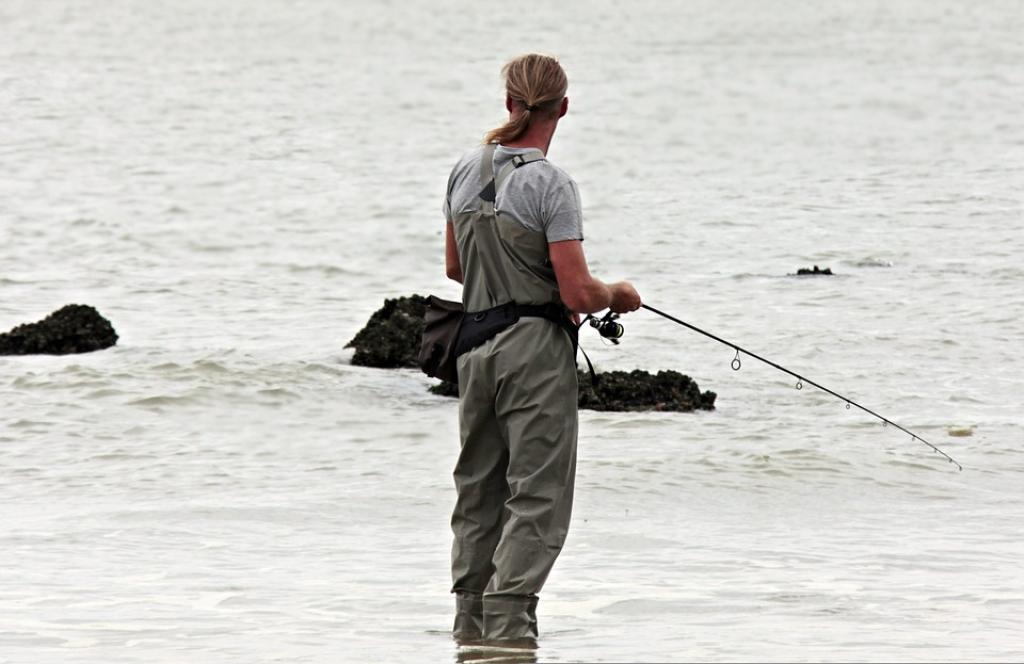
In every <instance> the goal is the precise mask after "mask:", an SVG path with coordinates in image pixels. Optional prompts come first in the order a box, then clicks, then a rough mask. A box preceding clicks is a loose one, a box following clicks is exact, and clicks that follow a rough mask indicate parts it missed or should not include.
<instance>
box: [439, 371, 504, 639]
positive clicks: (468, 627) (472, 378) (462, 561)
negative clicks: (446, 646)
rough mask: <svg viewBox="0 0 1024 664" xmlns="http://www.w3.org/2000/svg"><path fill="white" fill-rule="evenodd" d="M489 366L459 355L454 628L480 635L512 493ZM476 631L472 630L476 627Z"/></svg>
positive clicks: (453, 529)
mask: <svg viewBox="0 0 1024 664" xmlns="http://www.w3.org/2000/svg"><path fill="white" fill-rule="evenodd" d="M486 378H487V371H486V366H485V365H484V364H483V363H480V362H473V361H472V358H471V356H470V354H467V355H464V356H463V357H461V358H459V392H460V394H461V395H462V397H461V398H460V403H459V430H460V438H461V444H462V449H461V452H460V454H459V460H458V462H457V463H456V465H455V472H454V473H453V476H454V479H455V487H456V489H457V490H458V497H457V498H456V502H455V509H454V511H453V512H452V533H453V534H454V536H455V537H454V542H453V544H452V592H454V593H456V617H455V628H454V630H453V631H454V633H455V635H456V636H459V633H460V632H461V633H462V636H463V638H479V636H480V633H479V632H480V630H482V628H483V603H482V595H483V592H484V589H485V588H486V587H487V583H488V581H489V580H490V578H491V575H492V574H493V573H494V563H493V561H492V558H493V557H494V549H495V547H497V545H498V539H499V537H500V536H501V526H502V524H503V522H504V521H503V513H504V509H505V500H506V499H507V498H508V496H509V491H508V484H507V483H506V481H505V472H506V470H507V468H508V449H507V447H506V445H505V441H504V438H503V436H502V433H501V430H500V429H499V427H498V421H497V418H496V417H495V415H494V404H493V401H492V396H491V395H492V394H493V389H492V388H490V387H489V386H488V385H487V384H486V382H487V381H486ZM474 626H475V628H476V630H477V634H476V635H475V636H473V635H472V634H471V632H472V630H473V628H474Z"/></svg>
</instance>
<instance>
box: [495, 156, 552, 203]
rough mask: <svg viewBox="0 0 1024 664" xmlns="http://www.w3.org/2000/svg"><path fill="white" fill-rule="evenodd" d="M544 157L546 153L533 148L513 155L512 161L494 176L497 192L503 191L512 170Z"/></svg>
mask: <svg viewBox="0 0 1024 664" xmlns="http://www.w3.org/2000/svg"><path fill="white" fill-rule="evenodd" d="M543 159H544V153H543V152H541V151H540V150H531V151H530V152H524V153H523V154H517V155H515V156H514V157H512V161H510V162H508V163H507V164H505V165H504V166H502V167H501V170H500V171H498V177H496V178H494V191H495V194H497V192H499V191H501V187H502V185H504V184H505V181H506V180H508V176H510V175H512V171H514V170H516V169H517V168H519V167H521V166H526V165H527V164H532V163H533V162H535V161H541V160H543Z"/></svg>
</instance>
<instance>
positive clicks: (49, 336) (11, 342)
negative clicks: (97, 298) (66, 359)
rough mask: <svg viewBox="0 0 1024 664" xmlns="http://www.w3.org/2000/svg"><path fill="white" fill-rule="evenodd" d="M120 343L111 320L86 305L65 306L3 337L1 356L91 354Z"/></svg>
mask: <svg viewBox="0 0 1024 664" xmlns="http://www.w3.org/2000/svg"><path fill="white" fill-rule="evenodd" d="M116 343H117V332H115V331H114V326H113V325H111V324H110V321H109V320H107V319H106V318H104V317H103V316H101V315H100V313H99V312H98V311H96V310H95V309H93V308H92V307H90V306H88V305H84V304H69V305H66V306H64V307H61V308H60V309H58V310H57V311H55V312H53V313H52V314H50V315H49V316H47V317H46V318H44V319H43V320H41V321H39V322H38V323H26V324H25V325H19V326H18V327H16V328H14V329H13V330H11V331H10V332H7V333H6V334H0V355H36V354H45V355H69V354H71V353H91V352H92V351H94V350H103V349H104V348H110V347H111V346H113V345H114V344H116Z"/></svg>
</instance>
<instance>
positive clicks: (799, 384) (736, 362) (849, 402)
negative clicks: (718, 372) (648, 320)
mask: <svg viewBox="0 0 1024 664" xmlns="http://www.w3.org/2000/svg"><path fill="white" fill-rule="evenodd" d="M640 306H641V307H643V308H644V309H647V310H648V311H650V312H652V313H655V314H658V315H659V316H662V317H664V318H667V319H668V320H670V321H672V322H673V323H678V324H679V325H682V326H683V327H686V328H689V329H691V330H693V331H694V332H698V333H700V334H703V335H704V336H706V337H710V338H711V339H714V340H715V341H717V342H718V343H721V344H725V345H726V346H729V347H730V348H732V349H733V350H735V351H736V356H735V357H734V358H733V359H732V362H730V363H729V364H730V366H731V367H732V370H733V371H739V370H740V367H742V366H743V362H742V360H740V354H741V353H742V354H743V355H748V356H750V357H752V358H754V359H755V360H760V361H761V362H764V363H765V364H767V365H768V366H770V367H773V368H775V369H778V370H779V371H782V372H785V373H787V374H789V375H790V376H793V377H794V378H796V389H798V390H802V389H803V387H804V383H807V384H808V385H813V386H814V387H816V388H818V389H819V390H822V391H823V392H827V393H829V394H831V395H832V396H834V397H836V398H837V399H839V400H840V401H845V402H846V409H847V410H849V409H850V406H856V407H857V408H860V409H861V410H863V411H864V412H865V413H867V414H869V415H871V416H872V417H876V418H878V419H879V420H881V421H882V425H883V426H888V425H890V424H891V425H892V426H894V427H896V428H897V429H899V430H900V431H902V432H904V433H906V434H908V435H910V438H911V440H917V441H920V442H922V443H924V444H925V445H927V446H928V447H930V448H932V451H934V452H938V453H939V454H941V455H942V456H944V457H946V460H947V461H949V462H950V463H951V464H953V465H955V466H956V467H957V469H958V470H961V471H962V470H963V469H964V467H963V466H961V465H960V463H959V462H957V461H956V460H954V459H953V457H951V456H949V455H948V454H946V453H945V452H943V451H942V450H940V449H939V448H938V447H936V446H935V445H933V444H931V443H929V442H928V441H927V440H925V439H924V438H922V437H921V436H919V435H917V434H916V433H914V432H913V431H911V430H909V429H905V428H903V427H901V426H900V425H899V424H896V423H895V422H893V421H892V420H890V419H889V418H887V417H883V416H882V415H879V414H878V413H876V412H875V411H873V410H871V409H870V408H865V407H864V406H862V405H860V404H859V403H857V402H856V401H854V400H853V399H850V398H849V397H845V396H843V395H842V394H839V393H838V392H833V391H832V390H830V389H828V388H827V387H824V386H822V385H819V384H818V383H815V382H814V381H813V380H811V379H809V378H806V377H804V376H801V375H800V374H798V373H795V372H793V371H790V370H789V369H787V368H786V367H783V366H780V365H778V364H776V363H775V362H772V361H771V360H767V359H765V358H763V357H761V356H760V355H758V354H757V353H752V352H750V351H749V350H747V349H746V348H743V347H741V346H738V345H737V344H734V343H732V342H731V341H726V340H725V339H723V338H721V337H719V336H716V335H714V334H711V333H710V332H707V331H705V330H702V329H700V328H699V327H697V326H696V325H691V324H690V323H687V322H686V321H683V320H679V319H678V318H676V317H675V316H671V315H669V314H667V313H665V312H664V311H660V310H658V309H655V308H654V307H651V306H648V305H646V304H641V305H640Z"/></svg>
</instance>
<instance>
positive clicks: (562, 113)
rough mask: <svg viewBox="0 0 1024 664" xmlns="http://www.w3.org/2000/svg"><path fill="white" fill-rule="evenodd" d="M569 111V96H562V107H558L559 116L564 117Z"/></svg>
mask: <svg viewBox="0 0 1024 664" xmlns="http://www.w3.org/2000/svg"><path fill="white" fill-rule="evenodd" d="M568 112H569V98H568V97H562V107H561V108H560V109H558V117H560V118H564V117H565V114H566V113H568Z"/></svg>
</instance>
